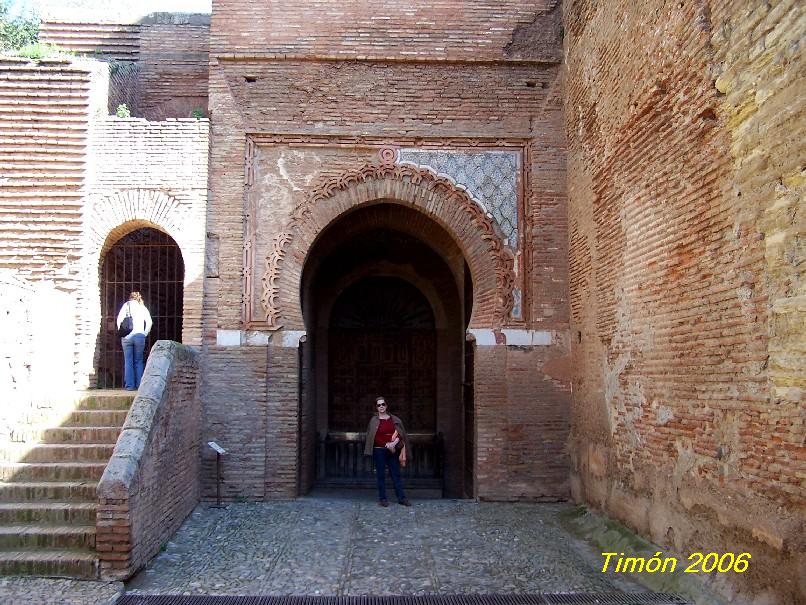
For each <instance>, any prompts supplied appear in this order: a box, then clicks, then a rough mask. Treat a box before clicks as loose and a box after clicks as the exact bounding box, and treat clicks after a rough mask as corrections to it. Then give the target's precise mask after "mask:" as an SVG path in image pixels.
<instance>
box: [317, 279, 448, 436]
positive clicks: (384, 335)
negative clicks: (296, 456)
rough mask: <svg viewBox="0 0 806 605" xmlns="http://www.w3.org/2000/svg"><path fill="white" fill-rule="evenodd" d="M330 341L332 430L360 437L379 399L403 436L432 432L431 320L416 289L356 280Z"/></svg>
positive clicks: (338, 306) (334, 317)
mask: <svg viewBox="0 0 806 605" xmlns="http://www.w3.org/2000/svg"><path fill="white" fill-rule="evenodd" d="M329 337H330V346H329V347H328V348H329V351H330V355H329V356H328V359H329V365H330V368H329V372H328V378H329V383H330V384H329V385H328V419H329V425H330V430H331V431H355V432H360V431H363V430H364V429H365V428H366V424H367V416H368V415H369V414H371V413H372V410H373V407H372V406H373V404H374V401H375V398H376V397H377V396H378V395H383V396H384V397H386V398H387V400H388V401H389V402H390V404H391V411H392V413H394V414H398V415H400V416H401V417H402V418H405V419H406V425H407V429H408V430H409V431H412V432H413V431H425V432H432V433H433V432H435V430H436V419H437V411H436V346H437V339H436V332H435V326H434V313H433V311H432V310H431V305H430V304H429V303H428V300H426V298H425V296H423V295H422V293H421V292H420V291H419V290H418V289H417V288H415V287H414V286H412V285H411V284H409V283H407V282H405V281H403V280H402V279H398V278H395V277H368V278H365V279H362V280H361V281H359V282H358V283H356V284H354V285H352V286H351V287H349V288H348V289H347V290H346V291H345V292H344V293H342V295H341V296H339V298H338V300H337V301H336V303H335V305H334V307H333V311H332V313H331V316H330V330H329Z"/></svg>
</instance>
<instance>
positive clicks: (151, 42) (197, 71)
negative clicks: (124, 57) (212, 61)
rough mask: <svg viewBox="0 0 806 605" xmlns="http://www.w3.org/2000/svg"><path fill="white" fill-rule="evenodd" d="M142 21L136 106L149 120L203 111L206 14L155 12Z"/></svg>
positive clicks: (206, 35) (205, 70)
mask: <svg viewBox="0 0 806 605" xmlns="http://www.w3.org/2000/svg"><path fill="white" fill-rule="evenodd" d="M141 23H142V25H141V28H142V29H141V37H140V57H139V61H138V63H139V66H140V72H139V78H138V86H139V91H140V95H139V108H140V111H141V112H142V113H140V114H136V115H139V116H142V117H144V118H147V119H149V120H164V119H166V118H188V117H191V112H192V111H193V110H194V109H197V110H201V111H202V112H203V114H204V115H205V116H206V115H207V71H208V63H209V50H208V45H209V39H210V18H209V16H208V15H169V14H156V15H150V16H149V17H147V18H145V19H144V20H143V21H142V22H141Z"/></svg>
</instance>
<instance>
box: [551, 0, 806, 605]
mask: <svg viewBox="0 0 806 605" xmlns="http://www.w3.org/2000/svg"><path fill="white" fill-rule="evenodd" d="M805 28H806V15H805V14H804V10H803V8H802V7H801V6H799V5H798V4H797V3H795V2H781V3H778V4H776V5H775V6H772V5H769V4H767V3H761V2H751V1H743V2H737V3H716V2H714V3H711V2H705V3H679V2H663V1H661V0H654V1H652V2H645V3H637V4H636V3H632V2H618V1H614V2H609V3H606V4H603V5H598V6H596V5H594V4H592V3H588V2H572V3H568V4H567V5H566V7H565V32H566V39H565V40H566V42H565V44H566V53H567V99H566V126H567V132H568V139H569V156H568V182H569V197H570V207H569V223H570V225H569V231H570V240H571V246H572V249H571V254H570V258H571V275H572V279H571V309H572V311H573V318H572V328H571V333H572V342H573V345H572V351H573V360H574V369H575V372H574V395H573V401H572V441H571V443H572V457H573V473H572V488H573V493H574V495H575V497H576V498H578V499H581V500H585V501H587V502H589V503H591V504H594V505H596V506H601V507H603V508H604V509H605V510H607V511H608V512H609V513H611V514H613V515H615V516H616V517H619V518H621V519H622V520H624V521H626V522H627V523H628V524H629V525H631V526H632V527H634V528H636V529H638V530H639V531H641V532H643V533H645V534H647V535H649V536H650V537H651V538H652V539H654V540H655V541H657V542H658V543H660V544H663V545H665V546H666V547H668V548H673V549H676V550H678V551H681V552H690V551H692V550H697V551H701V552H711V551H714V552H725V551H732V550H737V549H740V550H742V551H749V552H751V553H752V554H753V565H751V567H750V569H749V571H748V573H746V574H744V575H742V576H738V575H736V576H731V577H730V578H725V579H723V580H727V582H728V583H730V584H731V586H730V588H726V589H727V590H729V591H730V592H737V591H738V592H740V593H743V594H744V596H743V597H742V599H743V600H745V599H746V600H750V599H751V598H756V599H759V600H768V601H769V602H781V603H783V602H795V601H798V600H799V599H801V600H802V599H803V598H804V592H803V590H804V588H803V586H802V583H801V584H798V581H797V579H796V578H797V577H798V576H799V575H802V572H799V571H798V569H799V568H798V563H797V554H796V553H799V552H802V551H803V549H804V543H803V538H802V536H803V535H804V531H803V522H804V517H803V513H802V510H803V504H804V484H803V476H804V475H803V473H804V469H805V468H806V459H805V458H804V448H803V431H804V417H803V385H804V377H803V372H802V360H801V357H802V354H801V353H799V352H798V351H801V350H802V347H803V343H804V330H803V325H805V324H804V322H803V316H804V304H803V292H804V290H803V287H804V286H803V279H802V275H800V274H799V273H798V271H797V270H796V268H795V267H796V265H797V264H798V262H800V261H798V260H796V259H798V258H802V250H801V251H800V252H798V244H797V242H798V238H799V237H802V233H803V226H804V223H803V217H800V216H798V213H797V212H796V210H795V208H796V206H797V205H798V204H799V203H800V202H801V201H802V199H803V184H804V180H803V174H802V166H801V165H800V164H799V160H798V158H799V157H800V158H802V156H803V144H802V141H803V138H804V137H803V134H804V132H803V131H804V124H805V123H806V120H804V119H803V118H804V107H806V104H805V103H804V102H803V98H802V95H800V97H799V96H798V95H797V94H796V92H795V90H796V88H797V86H798V84H797V83H798V82H799V81H800V80H802V76H803V56H802V48H801V47H800V46H799V45H798V44H797V41H798V40H802V37H803V33H804V29H805ZM636 49H643V51H642V52H636ZM801 248H802V246H801ZM798 368H800V369H798ZM723 588H725V587H724V586H723Z"/></svg>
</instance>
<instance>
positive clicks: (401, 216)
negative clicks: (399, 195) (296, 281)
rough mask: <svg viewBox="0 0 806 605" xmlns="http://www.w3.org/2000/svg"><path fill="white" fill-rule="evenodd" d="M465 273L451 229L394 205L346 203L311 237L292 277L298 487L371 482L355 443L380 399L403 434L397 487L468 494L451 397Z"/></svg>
mask: <svg viewBox="0 0 806 605" xmlns="http://www.w3.org/2000/svg"><path fill="white" fill-rule="evenodd" d="M466 280H468V281H469V274H468V273H467V271H466V263H465V259H464V256H463V254H462V252H461V250H460V249H459V248H458V246H457V245H456V243H455V242H454V240H453V239H452V237H451V236H450V235H449V234H448V233H447V232H446V231H445V230H444V229H443V228H442V227H441V226H439V225H438V224H436V223H435V222H434V221H433V220H432V219H430V218H429V217H428V216H426V215H424V214H422V213H421V212H418V211H416V210H413V209H411V208H409V207H406V206H403V205H401V204H395V203H378V204H375V205H372V206H369V207H365V208H361V209H358V210H356V211H354V212H351V213H348V214H346V215H344V216H343V217H342V218H341V219H339V220H338V221H336V222H334V223H333V224H332V225H330V226H329V227H328V228H327V229H325V230H324V231H323V233H322V234H321V235H320V236H319V238H318V240H317V242H316V243H315V244H314V246H313V247H312V249H311V251H310V252H309V254H308V257H307V260H306V265H305V270H304V272H303V279H302V303H303V313H304V315H305V324H306V332H307V335H306V339H305V343H304V346H303V350H302V353H301V360H302V363H301V367H302V371H301V376H300V392H301V398H300V416H299V419H300V449H299V464H300V476H299V485H300V492H302V493H305V492H307V491H308V490H309V489H310V488H311V487H313V486H319V487H333V486H339V487H348V486H350V487H371V486H372V485H374V479H373V475H372V470H371V463H370V462H369V459H368V458H365V457H364V456H363V441H364V436H365V431H366V427H367V423H368V421H369V419H370V417H371V415H372V414H373V413H374V400H375V397H377V396H378V395H383V396H384V397H386V399H387V400H388V401H389V403H390V412H391V413H393V414H395V415H398V416H400V417H401V419H402V420H403V422H404V424H405V425H406V428H407V430H408V431H409V433H410V435H411V436H412V452H411V459H410V463H409V465H408V467H407V469H406V471H405V474H404V476H405V477H406V483H407V485H408V486H409V487H421V488H423V489H428V490H431V491H432V492H436V493H442V494H444V495H445V496H448V497H462V496H463V495H465V494H467V493H469V492H470V493H472V488H471V490H466V489H465V486H464V483H465V481H466V479H465V477H466V470H467V471H468V472H469V474H470V475H472V469H465V465H466V459H467V458H466V456H465V450H466V449H467V448H468V447H470V448H472V446H473V445H474V440H473V435H472V433H471V434H470V435H466V434H465V431H464V422H465V419H466V414H465V410H464V409H463V404H462V399H463V396H464V394H465V393H464V391H463V388H462V383H463V379H464V372H463V364H464V347H465V329H466V328H467V322H468V318H469V313H470V308H469V307H467V301H468V299H467V297H466V296H464V294H465V292H466V291H469V292H471V293H472V285H471V284H470V283H467V284H466V283H465V281H466ZM470 300H471V303H472V296H471V298H470ZM468 444H469V445H468Z"/></svg>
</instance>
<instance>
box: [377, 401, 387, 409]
mask: <svg viewBox="0 0 806 605" xmlns="http://www.w3.org/2000/svg"><path fill="white" fill-rule="evenodd" d="M382 406H383V407H386V402H385V401H382V402H380V403H376V404H375V407H376V408H379V407H382Z"/></svg>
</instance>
